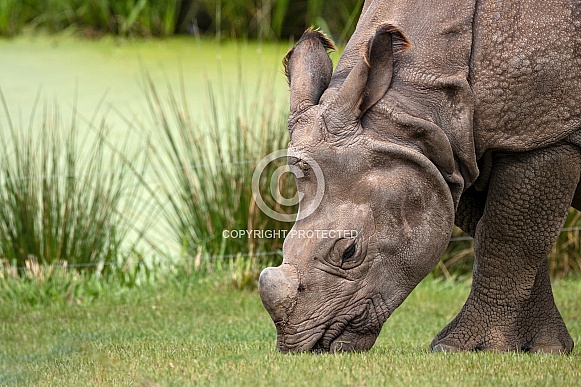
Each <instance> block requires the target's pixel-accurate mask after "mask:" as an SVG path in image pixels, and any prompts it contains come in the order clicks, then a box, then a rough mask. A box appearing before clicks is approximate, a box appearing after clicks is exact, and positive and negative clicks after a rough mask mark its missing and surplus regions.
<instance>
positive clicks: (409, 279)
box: [259, 25, 454, 352]
mask: <svg viewBox="0 0 581 387" xmlns="http://www.w3.org/2000/svg"><path fill="white" fill-rule="evenodd" d="M410 46H411V45H410V43H409V42H408V40H407V39H406V37H405V36H404V34H403V33H402V32H401V31H400V30H398V29H397V28H395V27H393V26H391V25H384V26H381V27H380V28H378V29H377V31H376V33H375V35H374V36H372V37H371V38H370V39H369V41H368V42H367V44H366V45H364V46H363V47H362V49H361V55H360V57H359V58H358V60H357V61H356V63H353V64H352V67H351V69H350V71H348V72H344V73H343V74H338V73H337V72H336V74H333V67H332V62H331V60H330V59H329V56H328V53H327V50H328V49H331V48H332V47H333V45H332V43H331V42H330V41H329V40H328V39H327V38H326V37H325V36H324V35H323V34H322V33H320V32H318V31H313V30H308V31H307V32H305V34H304V35H303V36H302V38H301V39H300V40H299V41H298V42H297V44H296V45H295V47H293V49H291V51H289V53H288V54H287V56H286V57H285V61H284V63H285V68H286V74H287V77H288V80H289V85H290V118H289V131H290V135H291V141H290V143H289V151H290V154H291V155H292V156H289V158H288V162H289V164H291V165H295V166H296V167H298V168H300V169H301V171H302V173H301V174H300V175H301V176H300V177H298V178H297V179H296V180H297V187H298V190H299V192H301V193H302V194H303V200H302V201H301V203H300V208H299V216H298V220H297V221H296V223H295V224H294V227H293V229H292V230H291V232H290V233H289V234H288V236H287V238H286V240H285V242H284V246H283V256H284V258H283V263H282V264H281V265H280V266H278V267H274V268H273V267H270V268H266V269H264V270H263V272H262V273H261V275H260V279H259V292H260V297H261V299H262V302H263V304H264V306H265V308H266V310H267V311H268V312H269V314H270V315H271V317H272V319H273V321H274V323H275V326H276V329H277V348H278V349H279V350H280V351H282V352H289V351H309V350H310V351H313V352H336V351H365V350H368V349H370V348H371V347H372V346H373V344H374V343H375V340H376V338H377V336H378V335H379V333H380V331H381V327H382V325H383V323H384V322H385V321H386V319H387V318H388V317H389V316H390V315H391V313H392V312H393V311H394V309H395V308H396V307H398V306H399V305H400V304H401V303H402V302H403V300H404V299H405V298H406V297H407V296H408V295H409V293H410V292H411V291H412V290H413V289H414V287H415V286H416V285H417V284H418V283H419V282H420V281H421V280H422V279H423V278H424V277H425V276H426V275H427V274H428V273H429V272H430V271H431V270H432V269H433V267H434V266H435V265H436V264H437V262H438V260H439V259H440V256H441V254H442V253H443V251H444V250H445V248H446V246H447V243H448V240H449V237H450V234H451V230H452V227H453V221H454V202H453V199H452V196H451V193H450V188H449V186H448V184H447V182H446V180H445V178H444V177H443V175H445V174H446V173H448V172H449V171H451V170H453V168H454V159H453V156H452V153H451V151H449V149H450V144H449V142H448V141H447V139H446V138H445V136H444V135H443V134H442V132H441V130H438V128H435V127H434V125H433V124H431V123H429V122H427V121H424V120H422V119H419V118H417V117H414V116H413V115H412V114H408V113H406V112H405V96H403V95H399V94H398V93H397V92H396V91H395V90H394V91H393V93H391V88H392V85H393V84H394V82H395V81H396V80H397V76H398V75H397V73H398V57H399V56H400V55H404V54H405V52H406V50H407V49H408V47H410ZM341 77H343V80H342V82H338V81H337V79H341ZM330 84H332V85H333V86H330ZM392 94H393V95H392ZM402 101H403V102H402ZM442 136H444V138H443V137H442ZM313 163H316V164H317V168H320V171H322V176H323V177H324V194H323V197H322V200H321V202H320V204H319V205H318V206H317V207H316V209H315V210H314V211H313V212H312V213H311V214H310V215H308V216H306V217H302V216H301V211H302V210H303V209H304V208H307V207H309V204H310V201H312V200H314V197H315V196H316V192H317V185H318V184H322V183H323V182H321V181H320V180H321V179H320V178H317V176H318V174H316V173H314V167H315V166H314V165H311V164H313ZM342 230H349V231H350V232H341V231H342ZM351 230H353V231H351ZM314 231H317V232H314ZM331 231H335V232H331Z"/></svg>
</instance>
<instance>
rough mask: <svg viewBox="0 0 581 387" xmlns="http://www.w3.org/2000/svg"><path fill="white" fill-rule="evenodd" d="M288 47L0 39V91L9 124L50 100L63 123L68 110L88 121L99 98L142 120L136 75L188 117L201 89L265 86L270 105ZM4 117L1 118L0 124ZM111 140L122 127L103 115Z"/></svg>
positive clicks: (196, 111)
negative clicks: (173, 97)
mask: <svg viewBox="0 0 581 387" xmlns="http://www.w3.org/2000/svg"><path fill="white" fill-rule="evenodd" d="M288 48H289V44H258V43H253V42H226V43H221V44H217V43H216V42H215V41H213V40H199V39H196V38H194V37H179V38H171V39H166V40H138V41H130V40H118V39H115V38H104V39H101V40H96V41H91V40H81V39H77V38H74V37H70V36H51V37H47V36H24V37H18V38H16V39H11V40H0V56H1V58H2V60H1V62H0V89H1V90H2V93H3V94H4V97H5V99H6V101H7V104H8V108H9V111H10V115H11V117H12V119H13V120H17V119H18V118H22V119H23V122H28V118H29V116H30V113H31V111H32V108H33V102H34V100H35V98H36V96H37V94H38V93H39V92H40V96H41V98H40V100H41V101H49V102H50V103H51V104H52V102H53V101H56V102H57V104H58V106H59V110H61V112H62V113H63V115H64V116H65V117H67V115H66V113H67V112H70V110H71V108H72V107H73V106H76V108H77V110H78V111H79V113H80V114H81V115H83V116H85V117H90V116H91V115H92V114H93V113H94V111H95V109H96V107H97V106H99V103H100V101H101V100H102V99H104V103H103V105H104V106H103V107H102V108H101V109H100V110H101V111H103V112H104V111H106V110H107V109H108V108H111V107H114V108H115V109H116V110H118V111H119V112H121V114H123V115H124V116H126V117H128V116H136V117H140V116H143V114H144V113H146V110H147V107H146V104H145V97H144V87H143V81H144V75H145V74H146V73H147V74H149V75H150V76H151V78H152V79H153V81H154V83H155V84H156V86H158V87H159V89H163V90H165V89H166V85H167V84H168V82H169V84H171V85H172V89H174V91H176V92H177V91H179V87H180V84H181V82H182V80H183V85H184V87H185V90H186V94H187V97H188V100H189V102H190V107H191V108H192V113H193V115H194V116H197V115H199V116H200V117H203V116H204V114H205V113H204V112H205V111H207V108H208V104H207V101H206V100H207V96H208V92H207V88H208V84H209V83H210V84H212V85H213V86H214V87H218V86H217V85H222V88H223V89H224V90H226V91H227V90H229V89H232V88H234V87H235V86H236V85H237V84H239V83H240V79H242V80H243V83H244V85H245V87H247V88H248V89H249V90H251V89H252V88H253V86H255V85H256V84H257V82H259V81H260V82H263V83H264V82H267V83H270V84H273V87H274V90H275V94H276V98H279V97H280V98H286V95H287V93H288V87H287V86H286V81H285V79H284V76H283V75H282V71H281V68H282V66H281V58H282V57H283V56H284V54H285V53H286V51H287V50H288ZM3 115H4V112H3V111H2V112H1V113H0V118H2V116H3ZM109 121H110V125H111V126H112V131H113V133H116V132H120V133H123V132H124V131H125V128H124V126H125V125H124V123H123V120H120V119H119V117H116V114H112V115H110V116H109Z"/></svg>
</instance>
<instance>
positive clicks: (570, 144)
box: [259, 0, 581, 353]
mask: <svg viewBox="0 0 581 387" xmlns="http://www.w3.org/2000/svg"><path fill="white" fill-rule="evenodd" d="M580 4H581V3H580V1H579V0H566V1H565V0H548V1H545V2H537V1H536V0H520V1H519V0H512V1H497V0H479V1H476V2H474V0H473V1H465V0H452V1H440V2H433V1H423V0H415V1H414V0H394V1H383V2H382V1H369V0H368V1H366V2H365V5H364V7H363V12H362V15H361V18H360V19H359V22H358V25H357V30H356V32H355V33H354V35H353V37H352V38H351V40H350V41H349V44H348V45H347V47H346V50H345V52H344V54H343V56H342V57H341V59H340V61H339V63H338V65H337V68H336V69H335V71H334V72H333V69H332V64H331V61H330V60H329V58H328V55H327V52H326V51H327V50H328V49H329V48H332V43H331V42H329V41H328V40H327V39H326V38H325V37H324V36H323V35H322V34H320V33H319V32H316V31H307V32H306V33H305V35H303V37H302V38H301V39H300V40H299V42H298V43H297V44H296V46H295V47H294V48H293V49H292V50H291V51H290V52H289V54H288V55H287V57H286V58H285V63H286V70H287V76H288V78H289V84H290V119H289V131H290V134H291V141H290V144H289V149H291V150H293V151H295V152H296V153H298V154H302V155H304V156H305V157H304V158H303V159H301V158H302V157H291V158H289V163H291V164H296V165H297V166H299V167H300V168H301V169H302V170H303V171H304V177H302V178H300V179H298V182H297V184H298V188H299V191H301V192H303V193H304V195H305V196H304V197H305V200H306V201H305V202H304V203H301V209H304V208H306V207H307V206H308V204H309V201H310V200H313V197H314V195H315V190H316V185H317V181H316V178H315V174H314V173H313V170H312V168H311V166H310V165H309V164H308V162H307V161H305V160H310V159H312V160H315V161H316V162H317V163H318V164H319V165H320V167H321V170H322V172H323V175H324V178H325V193H324V196H323V200H322V202H321V204H320V205H319V206H318V207H317V209H316V210H315V212H313V213H312V214H311V215H310V216H307V217H306V218H304V219H302V220H299V221H297V222H296V223H295V225H294V230H297V231H298V230H356V231H357V232H358V236H357V237H356V238H342V239H340V238H335V239H330V238H316V237H314V238H304V237H303V238H299V237H297V235H296V234H290V236H289V237H288V238H287V239H286V240H285V243H284V248H283V252H284V260H283V263H282V265H281V266H279V267H276V268H267V269H265V270H264V271H263V272H262V274H261V276H260V280H259V290H260V296H261V298H262V301H263V304H264V306H265V307H266V309H267V310H268V312H269V313H270V315H271V316H272V319H273V320H274V323H275V325H276V329H277V335H278V338H277V348H278V349H279V350H281V351H283V352H287V351H308V350H312V351H315V352H320V351H331V352H335V351H353V350H354V351H364V350H368V349H370V348H371V347H372V346H373V344H374V342H375V339H376V337H377V335H378V334H379V332H380V330H381V327H382V324H383V323H384V322H385V320H386V319H387V318H388V317H389V316H390V314H391V313H392V312H393V311H394V309H395V308H397V307H398V306H399V305H400V304H401V303H402V302H403V301H404V299H405V298H406V297H407V295H408V294H409V293H410V292H411V291H412V289H413V288H414V287H415V286H416V285H417V284H418V282H419V281H421V279H422V278H424V277H425V276H426V275H427V274H428V273H429V272H430V271H431V270H432V268H433V267H434V266H435V265H436V264H437V262H438V260H439V259H440V256H441V254H442V253H443V251H444V249H445V248H446V246H447V243H448V239H449V237H450V234H451V230H452V227H453V224H454V223H456V224H457V225H458V226H460V227H461V228H462V229H463V230H465V231H466V232H468V233H469V234H470V235H472V236H473V237H474V250H475V255H476V262H475V265H474V272H473V285H472V291H471V293H470V295H469V297H468V300H467V301H466V304H465V305H464V307H463V308H462V310H461V311H460V313H459V314H458V316H457V317H456V318H455V319H454V320H453V321H452V322H451V323H450V324H449V325H448V326H446V327H445V328H444V329H443V330H442V331H441V332H440V333H438V335H436V337H435V338H434V340H433V341H432V344H431V348H432V349H433V350H435V351H465V350H500V351H507V350H508V351H510V350H522V351H542V352H559V353H568V352H570V351H571V350H572V349H573V341H572V339H571V337H570V335H569V333H568V332H567V329H566V327H565V324H564V322H563V320H562V318H561V315H560V314H559V311H558V310H557V308H556V306H555V302H554V300H553V295H552V291H551V284H550V281H549V276H548V265H547V259H546V257H547V254H548V252H549V251H550V249H551V247H552V245H553V244H554V242H555V240H556V237H557V235H558V233H559V230H560V228H561V227H562V225H563V222H564V219H565V216H566V214H567V211H568V210H569V208H570V207H571V206H573V207H575V208H577V209H581V185H580V183H579V182H580V177H581V150H580V148H581V130H580V128H581V58H580V55H581V5H580ZM301 209H299V212H300V211H301Z"/></svg>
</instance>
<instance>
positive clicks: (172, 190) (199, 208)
mask: <svg viewBox="0 0 581 387" xmlns="http://www.w3.org/2000/svg"><path fill="white" fill-rule="evenodd" d="M263 88H266V91H262V90H263ZM237 89H238V90H237V91H236V92H234V95H226V92H223V91H221V92H217V91H215V90H214V89H213V88H212V87H211V85H209V86H208V104H209V117H208V120H204V121H203V120H200V119H199V118H197V117H193V116H192V115H191V110H190V107H189V106H188V102H187V98H186V97H185V91H184V90H183V88H182V92H181V93H178V92H176V91H175V90H174V89H172V88H171V87H170V88H168V91H167V94H166V97H165V98H164V97H163V96H162V95H161V94H160V92H159V90H158V88H157V87H156V86H155V85H154V84H153V83H152V82H151V81H148V93H147V98H148V104H149V110H150V113H151V116H152V119H153V122H154V123H155V125H156V126H157V127H158V128H159V132H158V133H157V134H158V135H157V136H154V141H153V142H152V145H151V147H150V150H149V152H150V153H151V160H152V163H153V170H154V171H155V172H156V180H157V181H158V182H159V187H152V188H151V189H150V192H151V193H152V194H153V195H154V196H155V197H156V201H157V202H158V203H159V204H160V205H161V206H162V207H163V212H162V213H163V216H164V218H165V221H166V223H167V225H168V227H169V228H170V229H171V231H172V235H173V237H174V240H175V242H177V243H178V244H179V245H180V246H181V247H182V253H183V254H185V255H188V256H191V257H194V256H196V255H199V254H200V251H201V250H203V251H204V252H205V253H207V254H210V255H219V256H224V255H226V256H229V255H232V256H234V255H237V254H243V255H250V256H255V255H256V254H259V255H260V253H271V254H273V253H275V252H276V251H277V250H279V249H280V248H281V247H282V241H283V236H284V234H281V235H279V236H275V237H274V238H266V239H265V238H255V237H253V235H250V236H249V237H242V238H229V237H228V235H226V236H225V234H224V231H230V230H275V231H276V230H283V231H284V230H288V229H290V227H291V226H292V224H290V223H284V222H279V221H276V220H274V219H271V218H270V217H268V216H266V215H265V214H264V213H262V212H261V210H260V209H259V208H258V207H257V205H256V202H255V199H254V197H253V192H252V176H253V172H254V168H255V166H256V165H257V164H258V161H259V160H260V159H262V158H263V157H264V156H266V155H268V154H269V153H271V152H273V151H275V150H279V149H284V148H286V146H287V142H288V134H287V132H286V114H285V113H284V112H283V111H282V108H280V107H279V106H278V104H277V103H276V101H274V100H273V98H272V97H271V95H272V92H270V93H269V91H268V85H264V84H259V85H257V86H256V90H254V91H253V92H252V93H247V92H246V91H245V90H243V86H241V84H239V85H238V87H237ZM271 91H272V90H271ZM247 95H253V96H257V97H256V98H254V99H252V98H250V102H248V103H247V102H245V101H246V100H247V98H246V96H247ZM284 163H286V160H278V161H277V162H276V163H273V164H271V165H269V166H268V168H267V170H266V171H265V172H264V173H263V176H265V177H264V178H262V180H261V182H262V187H263V188H265V187H270V180H269V176H272V174H273V172H274V170H275V169H276V168H278V167H279V166H280V165H282V164H284ZM281 181H282V183H281V192H282V194H283V196H285V197H292V196H293V195H294V192H295V189H296V188H295V185H294V181H293V180H292V177H289V178H288V179H281ZM266 200H267V202H268V204H269V205H270V206H271V207H272V208H275V209H276V210H277V211H280V212H293V211H294V210H296V208H284V207H281V206H280V205H278V204H277V203H276V202H275V200H274V199H273V198H268V197H267V198H266Z"/></svg>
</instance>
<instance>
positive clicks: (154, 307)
mask: <svg viewBox="0 0 581 387" xmlns="http://www.w3.org/2000/svg"><path fill="white" fill-rule="evenodd" d="M554 289H555V296H556V299H557V303H558V305H559V307H560V309H561V311H562V314H563V317H564V319H565V321H566V323H567V325H568V327H569V331H570V332H571V334H572V336H573V338H574V340H575V341H576V342H577V343H581V308H580V307H579V306H580V304H581V298H580V295H581V281H579V279H577V280H561V281H560V282H557V283H556V284H555V287H554ZM468 291H469V285H468V284H460V285H454V284H452V283H441V282H434V281H433V280H426V281H424V282H423V283H422V284H421V285H420V286H419V287H418V288H417V289H416V290H415V291H414V292H413V293H412V295H411V296H410V297H409V299H408V300H407V301H406V302H405V303H404V305H402V307H401V308H399V309H398V310H397V311H396V313H394V315H393V316H392V317H391V318H390V320H389V321H388V322H387V323H386V325H385V326H384V329H383V332H382V334H381V335H380V337H379V339H378V341H377V344H376V345H375V347H374V348H373V349H372V350H371V351H370V352H368V353H362V354H342V355H311V354H300V355H282V354H279V353H277V352H276V351H275V348H274V341H275V331H274V326H273V325H272V323H271V321H270V318H269V316H268V314H267V313H266V311H265V310H264V309H263V307H262V305H261V303H260V299H259V297H258V294H257V293H256V292H250V291H237V290H234V289H232V288H230V287H228V286H223V284H219V283H218V282H217V281H216V282H212V281H211V280H208V279H204V280H202V281H200V282H196V283H194V281H192V282H191V283H190V285H189V286H185V285H183V284H174V285H164V286H157V287H146V288H143V287H142V288H138V289H130V290H123V291H120V290H115V291H111V292H109V293H105V294H103V295H102V296H101V297H99V298H98V299H96V300H94V301H92V302H84V303H82V304H80V305H74V306H69V305H67V306H65V305H64V304H62V303H53V304H51V305H41V306H26V305H22V304H21V303H20V304H17V303H14V304H11V303H3V304H0V321H1V325H0V326H1V331H0V343H1V344H2V345H1V347H0V385H5V384H19V385H21V384H29V385H112V384H115V385H145V386H153V385H177V386H179V385H183V384H210V385H241V386H242V385H317V386H320V385H394V384H395V385H398V384H399V385H408V384H420V385H425V384H430V385H448V384H468V385H474V384H477V385H492V384H497V385H499V384H502V385H505V384H512V385H516V384H522V385H527V384H555V385H557V384H558V385H575V384H577V383H579V380H581V351H580V350H579V349H576V350H574V352H573V354H572V355H570V356H557V355H531V354H522V353H520V354H498V353H497V354H486V353H464V354H441V353H439V354H432V353H430V352H429V351H428V344H429V342H430V340H431V339H432V337H433V336H434V335H435V334H436V333H437V332H438V330H439V329H440V328H441V327H443V326H444V325H445V324H446V323H447V322H448V321H449V320H450V319H451V318H452V317H453V316H454V315H455V313H456V312H457V311H458V310H459V308H460V307H461V305H462V303H463V302H464V299H465V298H466V296H467V294H468Z"/></svg>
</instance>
